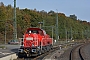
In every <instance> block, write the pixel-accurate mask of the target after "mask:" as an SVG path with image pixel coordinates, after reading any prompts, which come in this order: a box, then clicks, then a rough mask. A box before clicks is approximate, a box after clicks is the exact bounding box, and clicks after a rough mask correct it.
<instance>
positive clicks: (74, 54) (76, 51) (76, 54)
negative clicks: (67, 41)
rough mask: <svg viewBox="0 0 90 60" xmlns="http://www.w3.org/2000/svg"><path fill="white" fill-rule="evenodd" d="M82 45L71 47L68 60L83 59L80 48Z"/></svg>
mask: <svg viewBox="0 0 90 60" xmlns="http://www.w3.org/2000/svg"><path fill="white" fill-rule="evenodd" d="M83 46H84V45H82V44H81V45H78V46H76V47H75V48H73V49H72V50H71V52H70V59H69V60H84V58H83V56H82V53H81V48H83Z"/></svg>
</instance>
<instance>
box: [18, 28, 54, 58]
mask: <svg viewBox="0 0 90 60" xmlns="http://www.w3.org/2000/svg"><path fill="white" fill-rule="evenodd" d="M52 43H53V39H52V38H50V36H49V35H48V34H46V32H45V31H44V30H42V29H40V28H28V29H27V30H26V32H25V33H24V35H23V39H22V43H21V47H20V49H19V50H18V57H25V56H26V57H28V56H37V55H40V54H42V53H45V52H47V51H49V50H51V49H52Z"/></svg>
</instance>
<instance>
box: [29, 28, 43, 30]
mask: <svg viewBox="0 0 90 60" xmlns="http://www.w3.org/2000/svg"><path fill="white" fill-rule="evenodd" d="M27 30H42V29H40V28H28V29H27Z"/></svg>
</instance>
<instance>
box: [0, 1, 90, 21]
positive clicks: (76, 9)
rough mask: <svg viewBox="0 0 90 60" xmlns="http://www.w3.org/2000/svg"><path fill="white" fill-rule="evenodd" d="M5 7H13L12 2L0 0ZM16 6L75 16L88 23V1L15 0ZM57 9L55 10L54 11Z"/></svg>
mask: <svg viewBox="0 0 90 60" xmlns="http://www.w3.org/2000/svg"><path fill="white" fill-rule="evenodd" d="M0 2H3V3H4V4H5V5H8V4H11V5H12V6H13V4H14V0H0ZM16 6H17V7H19V8H20V9H24V8H28V9H35V8H36V10H37V11H38V10H39V11H41V10H44V11H46V12H49V11H50V10H53V11H55V12H57V10H58V12H60V13H64V14H65V15H66V16H69V15H72V14H75V15H76V16H77V18H78V19H80V20H85V21H88V22H90V0H17V1H16ZM56 9H57V10H56Z"/></svg>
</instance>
